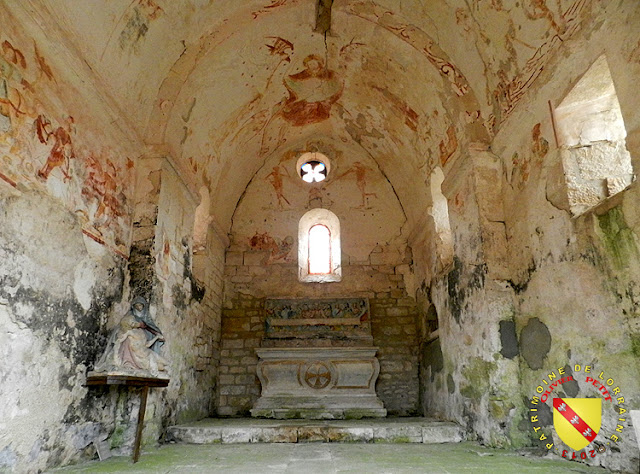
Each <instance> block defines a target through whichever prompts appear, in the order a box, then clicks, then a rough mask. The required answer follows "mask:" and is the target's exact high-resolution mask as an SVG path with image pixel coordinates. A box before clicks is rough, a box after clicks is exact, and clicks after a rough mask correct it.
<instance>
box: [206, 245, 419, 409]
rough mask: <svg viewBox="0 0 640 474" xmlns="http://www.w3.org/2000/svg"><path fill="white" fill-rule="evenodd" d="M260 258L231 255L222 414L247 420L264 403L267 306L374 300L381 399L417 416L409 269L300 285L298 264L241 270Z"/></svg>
mask: <svg viewBox="0 0 640 474" xmlns="http://www.w3.org/2000/svg"><path fill="white" fill-rule="evenodd" d="M238 254H239V255H240V257H242V258H238ZM243 254H244V255H243ZM255 257H256V254H255V252H252V251H247V252H227V265H226V267H225V278H226V286H225V303H224V308H223V310H222V345H221V352H220V369H219V370H220V377H219V384H220V389H219V394H220V395H219V408H218V413H219V414H220V415H223V416H247V415H248V414H249V410H250V409H251V407H252V406H253V404H254V402H255V401H256V400H257V399H258V397H259V396H260V383H259V381H258V378H257V376H256V365H257V363H258V358H257V356H256V354H255V349H257V348H259V347H260V344H261V341H262V338H263V336H264V331H265V321H264V301H265V299H266V298H331V297H366V298H368V299H369V304H370V309H371V327H372V335H373V343H374V346H376V347H378V348H379V350H378V355H377V357H378V360H379V361H380V376H379V378H378V383H377V386H376V392H377V394H378V396H379V397H380V399H381V400H382V401H383V403H384V405H385V408H387V410H388V412H389V414H390V415H403V416H405V415H414V414H416V413H417V410H418V343H417V335H416V334H417V308H416V304H415V301H414V300H413V299H412V298H409V297H408V296H407V293H406V290H405V288H404V277H403V273H402V272H403V271H406V270H407V268H408V265H407V264H401V265H391V264H387V265H372V266H365V265H348V266H345V267H343V281H342V282H340V283H300V282H298V278H297V266H294V265H269V266H268V267H266V266H258V265H237V263H240V262H247V263H253V261H252V259H254V258H255ZM376 258H378V257H376ZM234 263H236V264H234Z"/></svg>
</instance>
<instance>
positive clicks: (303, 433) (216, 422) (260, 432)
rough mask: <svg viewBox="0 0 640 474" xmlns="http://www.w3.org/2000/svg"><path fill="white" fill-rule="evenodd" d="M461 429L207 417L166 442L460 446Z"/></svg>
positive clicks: (173, 430) (415, 422)
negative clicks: (445, 444) (449, 444)
mask: <svg viewBox="0 0 640 474" xmlns="http://www.w3.org/2000/svg"><path fill="white" fill-rule="evenodd" d="M464 439H465V433H464V430H463V429H462V427H461V426H459V425H457V424H455V423H450V422H444V421H437V420H432V419H428V418H384V419H366V420H262V419H253V418H208V419H205V420H201V421H198V422H195V423H191V424H186V425H180V426H172V427H170V428H169V429H168V431H167V441H168V442H176V443H189V444H218V443H307V442H325V443H339V442H342V443H425V444H434V443H458V442H460V441H463V440H464Z"/></svg>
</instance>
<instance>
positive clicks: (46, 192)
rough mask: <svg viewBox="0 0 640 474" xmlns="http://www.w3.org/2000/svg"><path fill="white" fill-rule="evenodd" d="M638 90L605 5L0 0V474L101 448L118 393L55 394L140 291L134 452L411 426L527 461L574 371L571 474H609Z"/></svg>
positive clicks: (635, 386) (631, 334)
mask: <svg viewBox="0 0 640 474" xmlns="http://www.w3.org/2000/svg"><path fill="white" fill-rule="evenodd" d="M639 79H640V3H639V2H638V1H637V0H615V1H599V0H518V1H516V0H466V1H461V0H434V1H407V0H246V1H237V0H180V1H175V0H173V1H172V0H110V1H108V2H102V1H99V0H88V1H76V0H20V1H5V2H0V471H2V470H3V469H7V470H9V471H15V472H39V471H43V470H47V469H51V468H56V467H60V466H65V465H68V464H74V463H78V462H83V461H86V460H89V459H92V458H95V457H96V448H95V443H96V440H101V441H104V442H105V443H106V444H107V445H108V446H109V447H110V449H111V450H113V451H114V452H118V450H121V451H122V452H123V453H126V454H128V452H129V451H128V450H130V449H131V445H132V443H133V440H134V437H135V420H136V417H137V410H138V407H139V405H138V403H139V402H138V398H137V396H136V393H137V392H136V389H133V388H126V387H110V388H109V387H89V386H87V384H86V380H87V374H88V373H89V372H90V371H92V370H94V368H95V366H96V364H97V362H98V360H100V357H101V354H103V352H104V351H105V347H107V345H108V341H109V340H110V334H113V331H114V328H116V327H117V325H118V324H119V321H121V318H123V316H124V315H125V314H127V313H128V311H130V310H131V309H132V301H133V300H134V299H135V298H136V297H142V298H143V299H144V301H145V302H146V303H148V308H147V309H145V311H147V310H148V312H147V313H146V314H148V316H149V317H150V318H152V319H153V321H154V324H156V325H157V328H159V329H160V330H161V332H162V336H163V339H162V341H159V342H162V358H159V357H160V356H156V355H154V357H156V359H154V360H160V361H162V363H163V364H164V363H165V362H166V364H167V369H166V370H167V373H168V378H169V382H168V386H166V388H152V389H151V390H150V391H149V395H148V402H147V408H146V417H145V421H144V430H143V432H142V443H143V446H152V445H155V444H157V443H162V442H164V441H165V440H166V435H167V430H168V429H170V428H171V427H173V426H177V425H181V424H184V423H189V422H193V421H197V420H201V419H204V418H250V417H252V416H253V417H258V418H260V417H262V418H264V417H266V418H305V417H308V418H316V417H319V418H331V417H336V418H341V419H342V418H349V417H355V418H363V419H368V418H369V417H373V418H385V417H386V418H390V417H429V418H433V419H437V420H443V421H447V422H452V423H455V424H456V425H458V426H459V427H460V429H461V430H462V431H463V432H464V435H465V437H466V438H467V439H472V440H476V441H478V442H479V443H481V444H483V445H485V446H491V447H499V448H505V449H519V448H534V447H537V448H539V449H541V450H542V451H543V452H544V451H546V450H547V449H546V448H545V445H546V443H548V442H549V440H551V442H553V443H556V444H557V443H561V442H562V441H561V440H560V439H558V436H557V433H556V431H554V429H553V427H554V421H553V420H554V418H553V417H554V415H553V413H552V412H553V404H552V402H551V398H549V401H548V403H541V404H540V406H539V415H536V416H537V417H536V418H535V420H532V412H531V411H530V410H531V408H532V406H531V402H530V401H531V399H532V397H536V396H538V397H539V396H540V395H541V394H542V392H541V391H538V387H540V389H544V390H546V388H547V386H548V384H549V382H551V381H552V380H553V378H550V377H549V374H552V373H553V374H556V375H559V376H565V377H568V376H574V377H575V379H578V378H580V377H581V378H580V383H577V382H572V383H566V384H564V385H562V386H560V387H558V388H557V389H555V390H556V391H555V392H554V393H556V394H558V393H561V395H562V396H563V397H567V398H581V397H582V398H589V397H594V396H598V393H597V391H595V389H594V388H593V387H596V385H593V387H590V386H588V384H585V380H586V379H585V376H587V377H588V376H589V372H588V371H587V367H589V368H593V374H594V375H595V374H604V376H603V377H601V378H602V380H603V383H602V387H603V389H606V388H608V389H610V390H611V391H612V393H613V391H614V388H618V392H617V393H615V396H614V397H613V400H612V401H611V402H609V401H606V400H605V399H603V402H602V427H601V428H600V435H599V438H598V440H602V443H601V444H602V445H603V451H602V454H600V455H599V456H598V457H597V458H595V460H594V461H591V464H593V465H600V466H603V467H605V468H607V469H610V470H613V471H623V472H634V470H636V469H637V468H638V464H639V463H640V461H639V458H640V454H639V445H638V442H637V439H636V436H637V435H636V433H637V431H634V430H637V427H634V425H633V423H632V418H631V416H630V415H629V414H630V413H631V412H632V411H634V410H640V369H639V367H640V237H639V236H640V205H638V202H640V188H639V187H638V183H637V175H638V172H639V171H638V170H640V95H639V94H638V89H637V88H638V82H637V81H638V80H639ZM336 321H339V323H338V322H336ZM143 342H144V341H143ZM296 364H297V365H296ZM292 367H293V368H292ZM585 371H586V372H585ZM301 374H302V375H301ZM287 377H288V378H287ZM605 380H611V381H612V383H611V384H608V385H607V383H606V382H604V381H605ZM341 383H342V384H343V385H342V386H341V385H340V384H341ZM277 384H282V385H281V386H280V385H278V387H280V388H277V389H271V388H269V387H273V386H276V385H277ZM296 384H298V385H296ZM543 385H544V387H543ZM282 387H285V388H282ZM341 389H343V390H341ZM269 390H272V392H269ZM287 390H291V392H290V393H291V395H290V396H289V395H287V396H285V395H283V393H285V392H286V393H289V392H287ZM296 390H298V391H296ZM273 393H275V394H276V395H273ZM603 393H604V392H603ZM309 394H311V395H309ZM316 394H317V395H318V396H316ZM314 397H315V398H314ZM318 397H319V398H318ZM292 400H293V401H292ZM327 407H328V408H327ZM621 413H626V415H624V416H623V415H622V414H621ZM636 413H637V412H636ZM638 420H639V421H638V422H637V423H638V424H640V416H639V417H638ZM544 433H546V438H544V437H541V435H543V434H544ZM545 440H546V442H545ZM597 442H599V441H597ZM596 446H599V445H596ZM635 472H637V471H635Z"/></svg>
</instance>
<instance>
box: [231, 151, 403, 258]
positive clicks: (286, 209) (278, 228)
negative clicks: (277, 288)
mask: <svg viewBox="0 0 640 474" xmlns="http://www.w3.org/2000/svg"><path fill="white" fill-rule="evenodd" d="M308 146H309V147H311V148H314V147H317V146H319V147H322V148H323V149H324V152H325V153H327V154H328V155H329V156H331V157H332V158H330V159H331V160H332V161H331V163H332V168H331V171H330V173H329V175H328V177H327V179H326V180H325V181H322V182H321V183H313V184H309V183H306V182H304V181H303V180H302V179H301V178H300V176H299V175H298V172H297V170H296V161H297V159H298V157H299V156H300V155H301V154H302V153H303V152H305V151H308V150H305V149H292V150H289V151H288V152H286V153H284V156H283V157H281V158H280V159H279V160H277V159H276V158H275V157H274V158H273V159H272V160H269V161H268V162H267V163H266V164H265V166H263V167H262V168H261V169H260V170H259V171H258V173H257V174H256V178H255V179H254V180H252V182H251V184H250V185H249V186H248V188H247V190H246V192H245V195H244V197H243V199H242V201H241V202H240V204H239V206H238V209H237V210H236V212H235V215H234V224H233V227H232V229H231V235H232V247H233V248H234V249H235V250H242V251H256V252H258V253H260V255H262V256H261V257H258V256H256V259H259V261H256V264H260V265H263V264H279V263H282V264H291V263H296V262H297V261H298V252H297V248H298V246H297V239H298V222H299V220H300V218H301V217H302V215H303V214H304V213H305V212H307V211H308V210H310V209H313V208H315V207H323V208H325V209H329V210H330V211H332V212H333V213H334V214H336V215H337V216H338V218H339V219H340V220H341V223H340V225H341V232H342V252H343V256H344V255H346V256H351V257H353V258H354V261H362V260H366V259H368V256H369V254H370V253H371V252H372V251H374V249H376V247H378V246H380V248H385V249H386V250H387V251H389V252H390V254H391V255H394V256H395V258H400V257H398V255H401V254H402V252H403V251H404V250H403V249H404V246H405V245H406V240H404V239H403V237H402V235H401V229H402V226H403V224H404V223H405V221H406V216H405V215H404V212H403V209H402V207H401V206H400V204H399V202H398V198H397V196H396V195H395V194H394V190H393V189H392V188H391V186H390V185H389V182H388V181H387V179H386V178H385V176H384V174H383V173H382V172H381V170H380V169H379V167H378V166H377V165H376V163H375V162H373V161H372V160H371V159H369V158H368V157H364V156H359V155H358V154H357V153H355V152H354V150H353V149H345V150H343V149H341V148H340V147H335V146H334V145H327V144H323V143H317V142H314V143H310V144H309V145H308ZM347 216H348V217H347ZM390 258H394V257H390ZM345 264H346V263H345Z"/></svg>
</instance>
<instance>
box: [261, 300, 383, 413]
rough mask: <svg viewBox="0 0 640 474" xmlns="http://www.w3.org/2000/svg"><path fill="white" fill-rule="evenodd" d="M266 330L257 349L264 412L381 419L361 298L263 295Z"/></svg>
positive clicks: (374, 363) (373, 358) (372, 350)
mask: <svg viewBox="0 0 640 474" xmlns="http://www.w3.org/2000/svg"><path fill="white" fill-rule="evenodd" d="M265 311H266V319H265V321H266V335H265V338H264V339H263V341H262V347H261V348H260V349H257V350H256V353H257V355H258V357H259V358H260V361H259V362H258V367H257V375H258V378H259V379H260V383H261V385H262V394H261V397H260V398H259V399H258V400H257V402H256V403H255V405H254V406H253V409H252V410H251V415H252V416H254V417H265V418H311V419H342V418H363V417H384V416H386V414H387V410H386V409H385V408H384V405H383V404H382V401H380V399H379V398H378V396H377V395H376V392H375V384H376V380H377V379H378V374H379V373H380V364H379V362H378V359H377V358H376V351H377V348H376V347H373V338H372V337H371V324H370V319H369V314H370V313H369V304H368V300H366V299H364V298H338V299H332V300H267V301H266V303H265Z"/></svg>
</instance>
